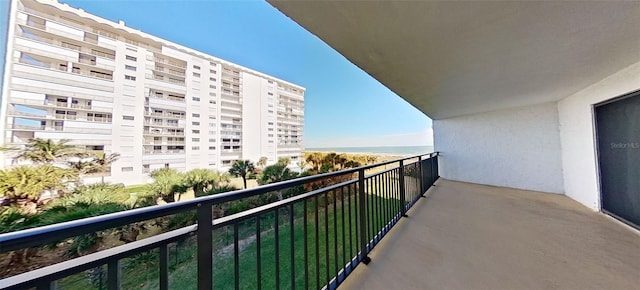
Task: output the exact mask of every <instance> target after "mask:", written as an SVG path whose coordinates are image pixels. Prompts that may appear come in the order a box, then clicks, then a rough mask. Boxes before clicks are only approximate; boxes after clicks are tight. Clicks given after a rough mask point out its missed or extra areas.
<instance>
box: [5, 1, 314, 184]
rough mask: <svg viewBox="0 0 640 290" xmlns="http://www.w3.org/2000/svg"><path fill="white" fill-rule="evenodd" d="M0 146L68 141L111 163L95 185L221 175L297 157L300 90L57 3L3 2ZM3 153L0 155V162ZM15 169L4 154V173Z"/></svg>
mask: <svg viewBox="0 0 640 290" xmlns="http://www.w3.org/2000/svg"><path fill="white" fill-rule="evenodd" d="M6 40H7V41H6V59H5V66H4V81H3V87H2V105H1V108H0V110H1V112H2V118H0V127H1V128H2V129H3V135H4V136H3V138H2V139H1V141H0V145H2V146H10V147H19V146H22V145H24V144H25V143H26V142H27V140H29V139H30V138H47V139H54V140H59V139H70V140H71V142H70V144H73V145H76V146H79V147H83V148H86V149H88V150H96V151H103V152H105V153H112V152H116V153H119V154H120V155H121V157H120V158H119V160H118V161H117V162H115V163H114V164H113V165H112V167H111V172H110V176H108V177H107V178H106V179H105V180H106V181H110V182H117V183H124V184H140V183H144V182H146V181H147V180H148V173H149V172H151V171H153V170H154V169H159V168H167V167H168V168H175V169H177V170H180V171H184V170H191V169H195V168H210V169H218V170H222V171H224V170H226V169H228V167H229V166H230V165H231V163H232V162H233V161H234V160H237V159H250V160H252V161H254V162H255V161H257V160H258V159H259V158H261V157H267V158H268V160H269V163H273V162H275V161H277V159H278V158H281V157H288V158H290V159H291V161H292V164H295V163H296V162H297V161H298V160H299V158H300V156H301V154H302V150H303V149H304V146H303V126H304V92H305V89H304V88H303V87H301V86H298V85H296V84H292V83H289V82H286V81H283V80H280V79H277V78H275V77H272V76H269V75H266V74H263V73H260V72H257V71H254V70H251V69H248V68H245V67H243V66H240V65H237V64H234V63H231V62H228V61H225V60H222V59H219V58H216V57H214V56H211V55H207V54H205V53H202V52H198V51H195V50H193V49H189V48H187V47H184V46H181V45H179V44H176V43H172V42H169V41H167V40H163V39H160V38H158V37H155V36H152V35H149V34H146V33H143V32H140V31H139V30H136V29H132V28H129V27H127V26H125V24H124V22H122V21H120V22H119V23H115V22H111V21H109V20H105V19H103V18H100V17H97V16H95V15H91V14H89V13H86V12H84V11H83V10H81V9H75V8H72V7H69V6H68V5H66V4H61V3H58V2H56V1H47V0H21V1H14V2H12V4H11V7H10V12H9V26H8V33H7V38H6ZM0 154H2V153H0ZM13 164H16V161H15V160H13V158H12V156H11V154H10V153H4V155H3V156H2V162H1V165H0V166H2V167H9V166H12V165H13Z"/></svg>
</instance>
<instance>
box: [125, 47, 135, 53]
mask: <svg viewBox="0 0 640 290" xmlns="http://www.w3.org/2000/svg"><path fill="white" fill-rule="evenodd" d="M127 50H129V51H133V52H138V50H137V49H135V48H131V47H127Z"/></svg>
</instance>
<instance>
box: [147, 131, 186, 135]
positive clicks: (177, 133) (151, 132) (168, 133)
mask: <svg viewBox="0 0 640 290" xmlns="http://www.w3.org/2000/svg"><path fill="white" fill-rule="evenodd" d="M142 134H143V135H152V136H153V135H156V136H184V132H172V131H162V130H144V131H142Z"/></svg>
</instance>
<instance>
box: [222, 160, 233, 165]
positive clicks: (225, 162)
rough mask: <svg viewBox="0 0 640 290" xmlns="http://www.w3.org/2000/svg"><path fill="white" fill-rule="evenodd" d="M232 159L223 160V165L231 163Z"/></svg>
mask: <svg viewBox="0 0 640 290" xmlns="http://www.w3.org/2000/svg"><path fill="white" fill-rule="evenodd" d="M230 164H231V160H222V165H230Z"/></svg>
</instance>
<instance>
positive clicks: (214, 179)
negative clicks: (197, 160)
mask: <svg viewBox="0 0 640 290" xmlns="http://www.w3.org/2000/svg"><path fill="white" fill-rule="evenodd" d="M221 179H222V178H221V176H220V174H219V173H218V172H216V171H213V170H210V169H194V170H191V171H189V172H187V173H185V175H184V178H183V184H184V186H185V187H186V188H193V192H194V194H195V196H200V195H202V194H203V193H204V192H205V191H206V190H208V189H210V188H215V187H217V186H218V184H219V183H220V181H221Z"/></svg>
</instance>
